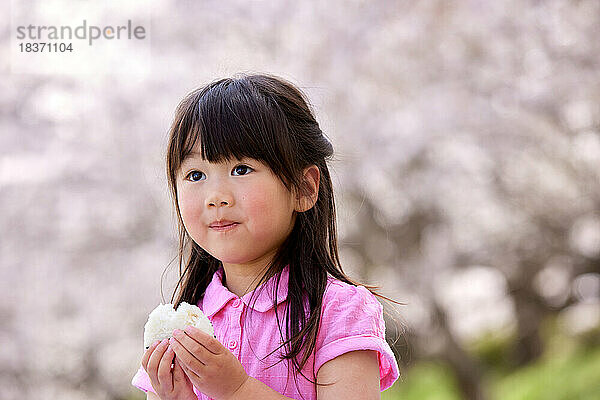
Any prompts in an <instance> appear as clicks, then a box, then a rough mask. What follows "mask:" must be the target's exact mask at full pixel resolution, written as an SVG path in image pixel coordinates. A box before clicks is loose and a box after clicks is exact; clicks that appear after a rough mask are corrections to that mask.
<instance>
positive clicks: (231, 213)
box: [177, 153, 295, 265]
mask: <svg viewBox="0 0 600 400" xmlns="http://www.w3.org/2000/svg"><path fill="white" fill-rule="evenodd" d="M177 192H178V203H179V209H180V211H181V217H182V219H183V222H184V225H185V228H186V230H187V232H188V234H189V235H190V236H191V237H192V239H193V240H194V242H196V243H197V244H198V245H199V246H200V247H202V248H203V249H204V250H206V251H207V252H208V253H209V254H211V255H212V256H213V257H215V258H217V259H218V260H221V261H222V262H223V264H236V265H243V264H248V265H250V264H253V265H254V264H256V263H260V264H263V265H264V264H266V262H268V261H270V258H269V257H272V256H273V255H274V253H275V251H276V250H277V249H278V248H279V246H280V245H281V244H282V243H283V242H284V240H285V239H286V238H287V236H288V235H289V234H290V232H291V231H292V228H293V224H294V219H295V218H293V215H294V214H293V211H294V209H295V201H294V196H293V195H292V193H291V192H290V191H288V190H287V188H286V187H285V186H284V185H283V183H282V182H281V180H280V179H279V178H278V177H277V176H275V174H274V173H273V172H272V171H271V169H270V168H269V167H268V166H267V165H266V164H264V163H262V162H260V161H258V160H255V159H252V158H244V159H242V160H233V161H231V162H223V163H218V164H216V163H215V164H213V163H209V162H208V161H206V160H203V159H202V158H201V156H200V155H199V154H197V153H192V154H191V155H190V156H189V157H188V158H187V159H186V160H185V161H184V163H183V164H182V166H181V168H180V170H179V173H178V175H177ZM221 220H223V223H230V222H234V223H235V224H234V225H233V226H229V227H225V228H218V227H216V226H214V225H213V224H215V222H216V221H221Z"/></svg>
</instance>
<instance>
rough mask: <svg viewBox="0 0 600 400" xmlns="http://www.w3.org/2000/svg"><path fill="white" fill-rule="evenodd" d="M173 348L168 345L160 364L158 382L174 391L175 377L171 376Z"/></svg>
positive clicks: (168, 390)
mask: <svg viewBox="0 0 600 400" xmlns="http://www.w3.org/2000/svg"><path fill="white" fill-rule="evenodd" d="M174 355H175V353H173V349H171V346H168V345H167V348H166V349H165V351H164V353H163V355H162V358H161V360H160V363H159V365H158V383H159V384H160V386H162V387H164V388H165V389H166V390H167V392H172V391H173V378H172V376H171V362H172V361H173V356H174Z"/></svg>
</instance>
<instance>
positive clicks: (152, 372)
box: [146, 339, 168, 383]
mask: <svg viewBox="0 0 600 400" xmlns="http://www.w3.org/2000/svg"><path fill="white" fill-rule="evenodd" d="M167 342H168V341H167V340H166V339H165V340H163V341H162V342H161V343H160V344H159V345H158V346H156V348H155V349H154V351H153V352H152V355H151V356H150V360H149V361H148V369H147V370H146V372H147V373H148V376H149V377H150V380H151V381H153V382H156V383H158V382H159V380H158V365H159V364H160V360H161V359H162V357H163V354H164V352H165V350H166V349H167Z"/></svg>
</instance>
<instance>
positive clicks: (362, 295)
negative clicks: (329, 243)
mask: <svg viewBox="0 0 600 400" xmlns="http://www.w3.org/2000/svg"><path fill="white" fill-rule="evenodd" d="M354 350H375V351H377V354H378V359H379V377H380V389H381V391H384V390H385V389H387V388H389V387H390V386H392V384H393V383H394V382H395V381H396V379H398V376H399V370H398V363H397V362H396V358H395V357H394V353H393V352H392V349H391V348H390V346H389V344H388V343H387V342H386V340H385V322H384V320H383V307H382V305H381V304H380V303H379V301H377V299H376V298H375V296H374V295H373V294H372V293H371V292H370V291H369V290H368V289H367V288H365V287H364V286H353V285H350V284H347V283H345V282H341V281H337V280H332V281H331V284H329V285H328V287H327V290H326V292H325V295H324V299H323V308H322V315H321V326H320V327H319V333H318V335H317V342H316V352H315V372H317V371H318V370H319V368H321V366H322V365H323V364H325V363H326V362H327V361H329V360H332V359H334V358H336V357H338V356H340V355H342V354H344V353H347V352H350V351H354Z"/></svg>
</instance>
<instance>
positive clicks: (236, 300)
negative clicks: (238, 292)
mask: <svg viewBox="0 0 600 400" xmlns="http://www.w3.org/2000/svg"><path fill="white" fill-rule="evenodd" d="M241 303H242V302H241V301H240V299H235V301H234V302H233V306H234V307H235V308H238V307H239V306H240V304H241Z"/></svg>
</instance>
